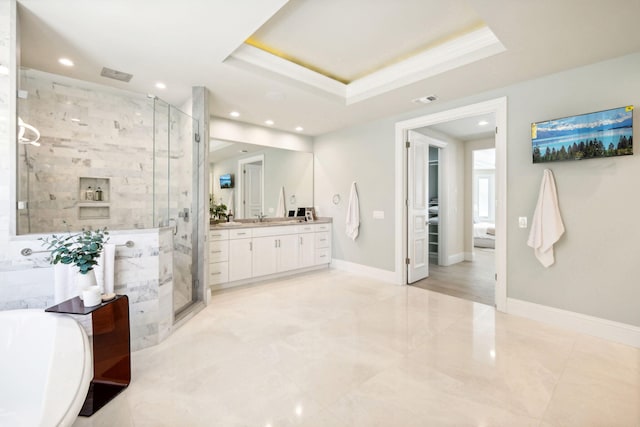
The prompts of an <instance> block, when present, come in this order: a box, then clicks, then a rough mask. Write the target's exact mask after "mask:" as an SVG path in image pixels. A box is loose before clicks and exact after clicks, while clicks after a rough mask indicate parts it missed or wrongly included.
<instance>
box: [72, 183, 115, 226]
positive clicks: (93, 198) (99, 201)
mask: <svg viewBox="0 0 640 427" xmlns="http://www.w3.org/2000/svg"><path fill="white" fill-rule="evenodd" d="M110 201H111V181H110V179H109V178H99V177H92V176H81V177H80V178H79V179H78V219H109V217H110V205H111V203H110Z"/></svg>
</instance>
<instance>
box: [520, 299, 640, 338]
mask: <svg viewBox="0 0 640 427" xmlns="http://www.w3.org/2000/svg"><path fill="white" fill-rule="evenodd" d="M507 313H509V314H514V315H516V316H522V317H526V318H529V319H533V320H537V321H539V322H542V323H547V324H550V325H553V326H558V327H561V328H566V329H570V330H572V331H575V332H579V333H582V334H586V335H592V336H595V337H598V338H604V339H606V340H609V341H614V342H617V343H621V344H626V345H630V346H632V347H637V348H640V327H638V326H634V325H629V324H627V323H621V322H615V321H613V320H607V319H602V318H600V317H595V316H589V315H587V314H582V313H576V312H573V311H567V310H562V309H559V308H555V307H549V306H546V305H540V304H535V303H532V302H528V301H522V300H518V299H514V298H507Z"/></svg>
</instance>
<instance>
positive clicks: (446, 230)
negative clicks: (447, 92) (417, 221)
mask: <svg viewBox="0 0 640 427" xmlns="http://www.w3.org/2000/svg"><path fill="white" fill-rule="evenodd" d="M472 127H475V128H476V130H474V131H471V133H469V134H467V135H464V133H465V132H467V131H468V129H470V128H472ZM465 129H467V130H465ZM396 131H397V132H396V134H397V140H398V141H400V138H403V139H404V141H406V140H407V138H408V135H409V133H410V132H411V131H413V132H418V133H421V134H423V135H428V136H429V137H432V138H433V137H436V138H437V139H439V140H441V141H444V142H446V144H447V145H446V149H445V150H441V151H443V152H446V157H445V158H444V160H443V159H442V158H441V159H439V160H440V161H439V165H438V169H439V175H441V176H443V177H444V178H445V180H446V185H444V186H442V189H441V193H442V194H438V196H437V202H438V205H439V217H440V218H439V221H440V228H441V229H440V230H439V233H438V234H439V236H438V238H439V239H440V240H441V241H443V243H444V244H443V245H439V247H438V251H441V252H440V253H438V257H437V260H438V262H434V263H431V264H430V265H429V278H427V279H424V280H420V281H417V282H416V283H415V284H416V285H418V286H419V287H423V286H422V285H424V284H425V283H427V282H430V288H431V290H434V291H436V292H441V293H446V294H450V295H454V296H458V297H461V298H466V299H470V300H473V301H477V302H481V303H484V304H489V305H492V306H496V307H497V309H498V310H500V311H504V310H505V308H506V273H505V265H506V217H505V209H504V206H505V205H506V185H507V183H506V99H505V98H500V99H495V100H492V101H487V102H484V103H480V104H474V105H470V106H467V107H461V108H457V109H454V110H449V111H444V112H441V113H435V114H431V115H428V116H423V117H419V118H416V119H412V120H407V121H405V122H399V123H397V124H396ZM402 145H403V146H404V145H405V144H404V143H403V144H402ZM398 148H399V147H398ZM488 148H494V151H493V153H494V154H493V170H492V172H488V169H491V168H485V169H480V168H477V169H478V171H477V174H475V175H474V173H473V172H472V171H473V169H472V165H473V161H474V157H477V156H475V155H474V151H476V150H480V149H488ZM403 151H404V152H401V151H398V150H397V151H396V159H397V160H398V161H402V157H404V159H405V160H404V161H402V163H404V165H402V164H398V166H399V167H400V170H402V171H403V172H402V173H403V174H405V173H406V167H405V165H408V164H409V162H410V161H411V159H410V153H409V150H406V151H405V150H403ZM408 180H409V177H408V176H407V175H406V174H405V184H404V185H403V187H404V191H403V192H402V193H401V194H402V197H403V198H405V199H407V200H406V203H407V204H406V205H405V203H402V204H401V205H400V209H401V211H403V213H406V212H407V210H406V208H405V207H404V206H402V205H405V206H409V205H408V204H409V202H410V200H409V197H410V196H409V193H407V191H406V190H407V185H408ZM397 182H398V183H400V181H397ZM474 194H475V198H474ZM407 196H409V197H407ZM431 198H432V197H431V196H427V199H428V200H429V199H431ZM474 211H475V217H474V214H473V212H474ZM402 217H405V218H406V219H404V224H398V226H402V229H401V230H402V234H400V236H403V237H402V241H403V243H402V245H403V246H404V248H403V249H402V254H403V258H402V260H403V261H404V258H405V257H406V258H407V265H410V262H411V260H410V258H409V257H408V256H407V255H409V254H410V246H409V245H408V243H409V236H408V234H407V231H408V224H409V217H408V216H405V215H402V216H401V218H402ZM480 219H484V220H485V221H484V222H485V223H486V224H490V223H491V220H493V224H495V225H494V226H490V225H486V226H485V227H484V233H483V234H484V239H485V240H486V241H485V242H483V243H485V245H483V246H489V243H488V241H489V240H493V242H492V244H493V246H495V249H493V248H490V247H480V246H478V247H476V246H475V243H476V242H474V235H473V230H474V224H475V223H479V222H480V221H479V220H480ZM445 224H448V225H445ZM427 225H428V224H427ZM491 233H493V234H491ZM488 235H490V236H492V237H493V238H492V239H490V238H489V237H487V236H488ZM398 243H399V242H398ZM479 243H480V242H479ZM431 259H432V260H433V261H436V257H432V258H431ZM403 270H404V272H402V270H398V271H401V272H402V283H405V284H406V283H409V281H408V280H407V276H408V274H407V272H406V271H407V269H403ZM483 281H484V282H485V283H486V285H487V286H486V288H485V291H484V292H480V294H481V295H477V293H476V295H474V291H471V292H469V289H468V287H466V286H467V285H473V284H478V283H479V282H483Z"/></svg>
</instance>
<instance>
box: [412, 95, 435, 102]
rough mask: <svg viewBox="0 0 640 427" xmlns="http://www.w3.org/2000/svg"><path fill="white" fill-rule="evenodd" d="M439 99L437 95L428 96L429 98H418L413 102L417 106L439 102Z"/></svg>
mask: <svg viewBox="0 0 640 427" xmlns="http://www.w3.org/2000/svg"><path fill="white" fill-rule="evenodd" d="M437 100H438V97H437V96H435V95H428V96H423V97H420V98H416V99H413V100H412V102H415V103H416V104H429V103H431V102H433V101H437Z"/></svg>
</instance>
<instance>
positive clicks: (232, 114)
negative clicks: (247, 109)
mask: <svg viewBox="0 0 640 427" xmlns="http://www.w3.org/2000/svg"><path fill="white" fill-rule="evenodd" d="M229 115H230V116H231V117H240V113H238V112H237V111H232V112H230V113H229Z"/></svg>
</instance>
